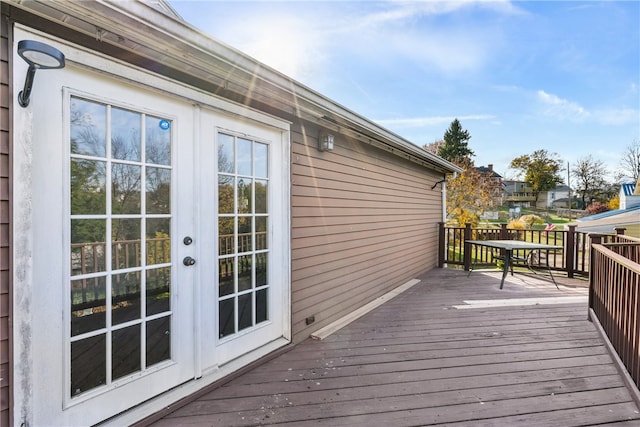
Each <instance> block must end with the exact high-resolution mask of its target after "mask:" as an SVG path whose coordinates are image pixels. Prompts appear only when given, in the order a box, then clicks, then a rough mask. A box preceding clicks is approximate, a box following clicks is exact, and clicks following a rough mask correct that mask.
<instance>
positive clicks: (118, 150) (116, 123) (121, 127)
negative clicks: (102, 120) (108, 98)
mask: <svg viewBox="0 0 640 427" xmlns="http://www.w3.org/2000/svg"><path fill="white" fill-rule="evenodd" d="M140 118H141V115H140V114H139V113H134V112H132V111H127V110H122V109H120V108H115V107H112V108H111V157H112V158H114V159H119V160H133V161H138V162H139V161H140V138H141V137H142V133H141V131H140V129H141V123H140Z"/></svg>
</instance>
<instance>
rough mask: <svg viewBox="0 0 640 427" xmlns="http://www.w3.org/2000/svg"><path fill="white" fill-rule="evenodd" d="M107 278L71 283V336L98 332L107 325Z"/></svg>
mask: <svg viewBox="0 0 640 427" xmlns="http://www.w3.org/2000/svg"><path fill="white" fill-rule="evenodd" d="M106 283H107V282H106V277H104V276H103V277H94V278H90V279H80V280H72V281H71V335H72V336H75V335H80V334H84V333H87V332H92V331H97V330H98V329H102V328H104V327H105V325H106V323H105V322H106V314H107V313H106V310H107V306H106V296H107V288H106Z"/></svg>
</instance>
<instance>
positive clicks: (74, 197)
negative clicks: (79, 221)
mask: <svg viewBox="0 0 640 427" xmlns="http://www.w3.org/2000/svg"><path fill="white" fill-rule="evenodd" d="M106 165H107V164H106V163H105V162H103V161H96V160H86V159H72V160H71V180H70V182H71V214H72V215H99V214H104V213H106V206H107V204H106V201H107V191H106V182H107V178H106V173H107V169H106Z"/></svg>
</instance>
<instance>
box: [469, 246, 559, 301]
mask: <svg viewBox="0 0 640 427" xmlns="http://www.w3.org/2000/svg"><path fill="white" fill-rule="evenodd" d="M466 243H469V244H470V245H478V246H485V247H488V248H493V249H503V250H504V251H505V256H504V266H503V270H502V280H501V281H500V289H502V286H503V285H504V279H505V277H507V272H508V271H509V267H510V266H511V263H512V262H513V259H514V257H513V251H517V250H525V251H527V250H528V251H542V250H562V249H563V247H562V246H556V245H547V244H544V243H535V242H523V241H520V240H467V241H466ZM547 268H548V269H549V274H550V275H551V279H552V280H553V283H554V284H555V285H556V288H557V287H558V284H557V283H556V281H555V279H554V278H553V274H552V273H551V268H550V267H549V260H548V259H547ZM511 274H513V270H512V273H511Z"/></svg>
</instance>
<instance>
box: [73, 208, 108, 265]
mask: <svg viewBox="0 0 640 427" xmlns="http://www.w3.org/2000/svg"><path fill="white" fill-rule="evenodd" d="M106 238H107V224H106V221H105V220H104V219H74V220H71V275H72V276H75V275H78V274H89V273H99V272H101V271H105V269H106V267H107V264H106V260H105V256H106V253H107V250H106V246H105V242H106Z"/></svg>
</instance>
